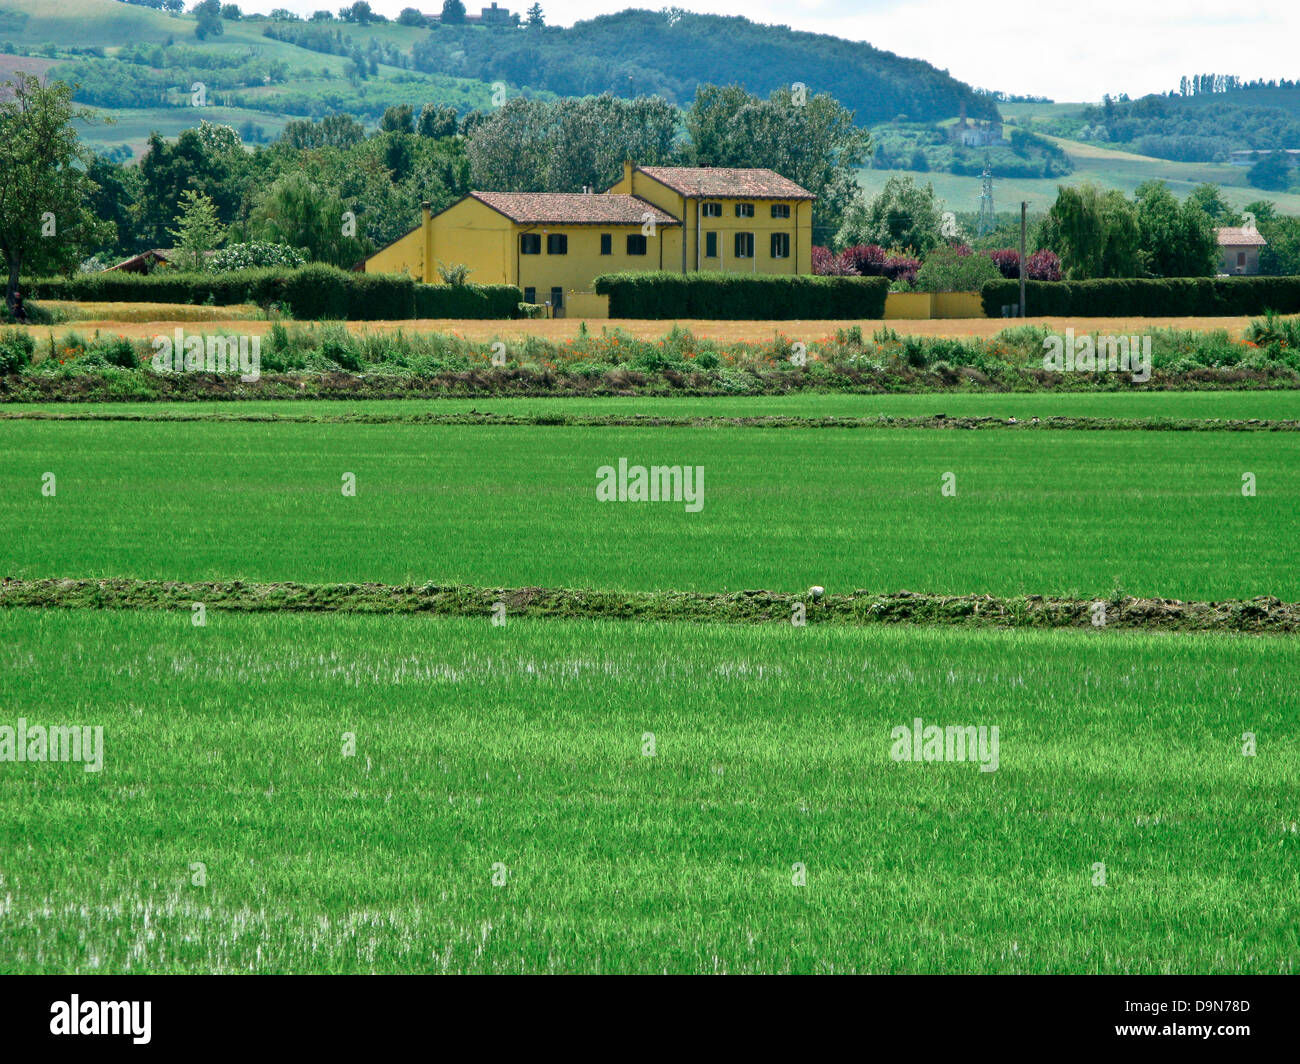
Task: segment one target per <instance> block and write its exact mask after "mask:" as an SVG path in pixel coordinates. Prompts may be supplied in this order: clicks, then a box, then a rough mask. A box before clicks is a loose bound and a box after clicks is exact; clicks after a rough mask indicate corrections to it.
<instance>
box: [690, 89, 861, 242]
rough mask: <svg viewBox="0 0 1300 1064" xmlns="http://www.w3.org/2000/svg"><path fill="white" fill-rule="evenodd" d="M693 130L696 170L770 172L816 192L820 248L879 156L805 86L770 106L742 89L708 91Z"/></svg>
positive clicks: (841, 112) (835, 107)
mask: <svg viewBox="0 0 1300 1064" xmlns="http://www.w3.org/2000/svg"><path fill="white" fill-rule="evenodd" d="M685 125H686V131H687V134H688V136H689V147H688V148H687V151H686V155H687V157H688V159H689V160H690V162H691V164H692V165H695V166H741V167H767V168H769V169H772V170H775V171H776V172H777V173H779V174H781V175H782V176H784V177H788V178H789V179H790V180H791V181H794V182H795V183H796V184H799V185H802V186H803V187H804V188H806V189H808V191H809V192H812V193H813V194H814V195H815V196H816V197H817V202H816V203H815V204H814V205H813V242H814V243H818V244H824V243H828V242H829V241H830V240H831V238H832V236H833V235H834V234H835V233H836V232H837V231H838V230H839V228H840V227H841V225H842V224H843V223H844V220H845V216H846V214H847V212H848V210H849V208H850V207H851V206H852V205H853V204H854V203H855V202H858V201H859V199H860V191H859V187H858V183H857V178H856V175H855V171H856V170H857V169H858V168H859V167H861V166H863V165H864V164H865V163H866V160H867V157H868V156H869V155H870V154H871V136H870V134H869V133H867V131H866V130H863V129H859V128H858V127H857V126H855V125H854V118H853V112H852V111H850V110H848V108H846V107H844V106H843V105H842V104H840V103H839V102H838V101H836V100H835V99H834V98H833V97H831V96H830V95H828V94H826V93H822V94H820V95H816V96H810V95H808V93H807V90H806V89H804V88H803V87H802V86H799V87H798V89H797V91H796V90H795V89H778V90H777V91H776V92H774V93H772V95H771V96H769V97H768V98H767V99H766V100H764V99H761V98H760V97H758V96H751V95H750V94H749V93H747V92H746V91H745V90H744V89H743V88H741V87H740V86H739V85H729V86H726V87H725V88H719V87H718V86H716V85H702V86H700V88H699V89H698V91H697V92H696V94H695V101H694V103H693V104H692V105H691V107H690V109H689V110H688V111H687V112H686V115H685Z"/></svg>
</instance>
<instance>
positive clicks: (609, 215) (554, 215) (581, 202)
mask: <svg viewBox="0 0 1300 1064" xmlns="http://www.w3.org/2000/svg"><path fill="white" fill-rule="evenodd" d="M470 195H471V196H472V197H474V199H476V200H481V201H482V202H483V203H486V204H487V205H488V206H489V207H491V208H492V209H493V210H495V211H500V212H501V213H502V214H504V215H505V216H506V217H507V218H509V219H510V220H511V221H514V222H520V223H521V224H524V225H642V224H643V223H644V222H645V220H646V219H645V215H646V213H647V212H649V214H650V216H651V218H653V219H654V223H655V224H656V225H680V224H681V223H680V222H679V221H678V220H677V219H676V218H674V217H673V216H672V215H671V214H668V213H667V212H666V211H661V210H660V209H659V208H658V207H656V206H655V205H654V204H653V203H647V202H646V201H645V200H643V199H642V198H641V197H640V196H629V195H627V194H625V193H611V192H604V193H595V192H593V193H584V192H471V193H470Z"/></svg>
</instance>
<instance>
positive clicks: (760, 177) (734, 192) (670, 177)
mask: <svg viewBox="0 0 1300 1064" xmlns="http://www.w3.org/2000/svg"><path fill="white" fill-rule="evenodd" d="M637 169H638V170H640V171H641V172H642V173H643V174H649V175H650V176H651V177H653V178H654V179H655V180H656V181H658V182H659V183H660V184H661V185H667V186H668V187H669V188H671V189H672V190H673V191H674V192H677V193H680V194H681V195H683V196H717V197H719V198H720V199H721V198H728V197H730V198H733V199H735V198H740V197H745V198H747V199H808V200H810V199H816V198H817V197H816V196H814V195H813V194H812V193H811V192H809V191H808V190H807V189H806V188H800V187H799V186H798V185H796V184H795V183H794V182H793V181H791V180H790V179H789V178H788V177H782V176H781V175H780V174H778V173H777V172H776V171H775V170H742V169H738V168H733V167H724V166H639V167H637Z"/></svg>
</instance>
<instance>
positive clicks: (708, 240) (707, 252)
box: [704, 233, 718, 259]
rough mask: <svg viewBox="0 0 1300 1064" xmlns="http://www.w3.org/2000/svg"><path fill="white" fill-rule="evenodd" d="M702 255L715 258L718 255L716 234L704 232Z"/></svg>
mask: <svg viewBox="0 0 1300 1064" xmlns="http://www.w3.org/2000/svg"><path fill="white" fill-rule="evenodd" d="M704 257H705V258H706V259H716V258H717V257H718V234H717V233H705V234H704Z"/></svg>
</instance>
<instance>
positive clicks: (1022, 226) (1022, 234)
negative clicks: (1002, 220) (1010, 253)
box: [1020, 200, 1029, 318]
mask: <svg viewBox="0 0 1300 1064" xmlns="http://www.w3.org/2000/svg"><path fill="white" fill-rule="evenodd" d="M1028 209H1029V204H1028V203H1027V202H1025V201H1024V200H1021V201H1020V316H1021V317H1022V318H1023V317H1024V316H1025V267H1026V265H1027V263H1026V262H1025V212H1026V211H1027V210H1028Z"/></svg>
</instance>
